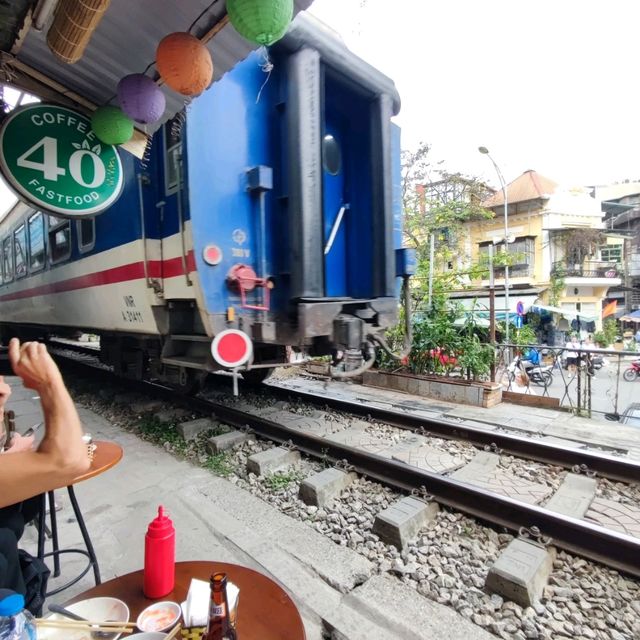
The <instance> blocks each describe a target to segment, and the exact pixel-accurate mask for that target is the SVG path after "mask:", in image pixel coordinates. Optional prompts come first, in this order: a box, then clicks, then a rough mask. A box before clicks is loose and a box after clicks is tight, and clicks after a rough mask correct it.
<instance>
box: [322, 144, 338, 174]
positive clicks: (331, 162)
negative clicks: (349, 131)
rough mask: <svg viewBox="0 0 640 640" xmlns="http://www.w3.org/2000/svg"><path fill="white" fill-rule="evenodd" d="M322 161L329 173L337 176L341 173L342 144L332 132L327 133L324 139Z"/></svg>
mask: <svg viewBox="0 0 640 640" xmlns="http://www.w3.org/2000/svg"><path fill="white" fill-rule="evenodd" d="M322 162H323V164H324V170H325V171H326V172H327V173H328V174H330V175H332V176H337V175H338V174H339V173H340V169H341V167H342V154H341V153H340V145H339V144H338V141H337V140H336V139H335V138H334V137H333V136H332V135H331V134H327V135H326V136H325V137H324V138H323V140H322Z"/></svg>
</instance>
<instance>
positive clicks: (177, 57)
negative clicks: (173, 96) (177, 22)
mask: <svg viewBox="0 0 640 640" xmlns="http://www.w3.org/2000/svg"><path fill="white" fill-rule="evenodd" d="M156 67H157V68H158V73H159V74H160V76H161V77H162V79H163V80H164V81H165V83H166V84H167V85H168V86H169V87H171V88H172V89H173V90H174V91H177V92H178V93H181V94H182V95H185V96H196V95H198V94H199V93H202V92H203V91H204V90H205V89H206V88H207V87H208V86H209V85H210V84H211V80H212V79H213V61H212V60H211V54H210V53H209V50H208V49H207V48H206V47H205V46H204V45H203V44H202V42H200V40H198V38H196V37H195V36H192V35H191V34H190V33H183V32H180V31H177V32H176V33H170V34H169V35H168V36H165V37H164V38H163V39H162V40H161V41H160V44H159V45H158V50H157V51H156Z"/></svg>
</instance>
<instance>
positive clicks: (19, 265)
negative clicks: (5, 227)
mask: <svg viewBox="0 0 640 640" xmlns="http://www.w3.org/2000/svg"><path fill="white" fill-rule="evenodd" d="M13 250H14V255H15V268H16V278H22V277H24V276H26V275H27V229H26V227H25V226H24V224H21V225H20V226H19V227H18V228H17V229H16V230H15V231H14V232H13Z"/></svg>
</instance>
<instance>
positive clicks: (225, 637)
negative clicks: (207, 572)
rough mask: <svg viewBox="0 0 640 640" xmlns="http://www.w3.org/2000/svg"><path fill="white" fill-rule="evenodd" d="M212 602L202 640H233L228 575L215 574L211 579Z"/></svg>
mask: <svg viewBox="0 0 640 640" xmlns="http://www.w3.org/2000/svg"><path fill="white" fill-rule="evenodd" d="M209 582H210V584H211V601H210V602H209V622H208V624H207V629H206V631H205V632H204V635H203V636H202V640H231V639H232V638H233V637H234V636H233V635H232V633H233V630H232V629H231V626H230V624H229V603H228V602H227V574H226V573H214V574H213V575H212V576H211V579H210V581H209Z"/></svg>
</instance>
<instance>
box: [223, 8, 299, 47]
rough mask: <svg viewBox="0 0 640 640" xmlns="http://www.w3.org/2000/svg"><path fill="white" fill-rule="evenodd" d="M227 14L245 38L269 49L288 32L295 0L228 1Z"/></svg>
mask: <svg viewBox="0 0 640 640" xmlns="http://www.w3.org/2000/svg"><path fill="white" fill-rule="evenodd" d="M227 13H228V14H229V20H230V21H231V24H232V25H233V27H234V29H235V30H236V31H237V32H238V33H239V34H240V35H241V36H242V37H243V38H246V39H247V40H250V41H251V42H255V43H256V44H261V45H265V46H267V47H268V46H269V45H272V44H273V43H274V42H276V41H277V40H280V38H282V36H283V35H284V34H285V33H286V32H287V29H288V27H289V23H290V22H291V19H292V18H293V0H227Z"/></svg>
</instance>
